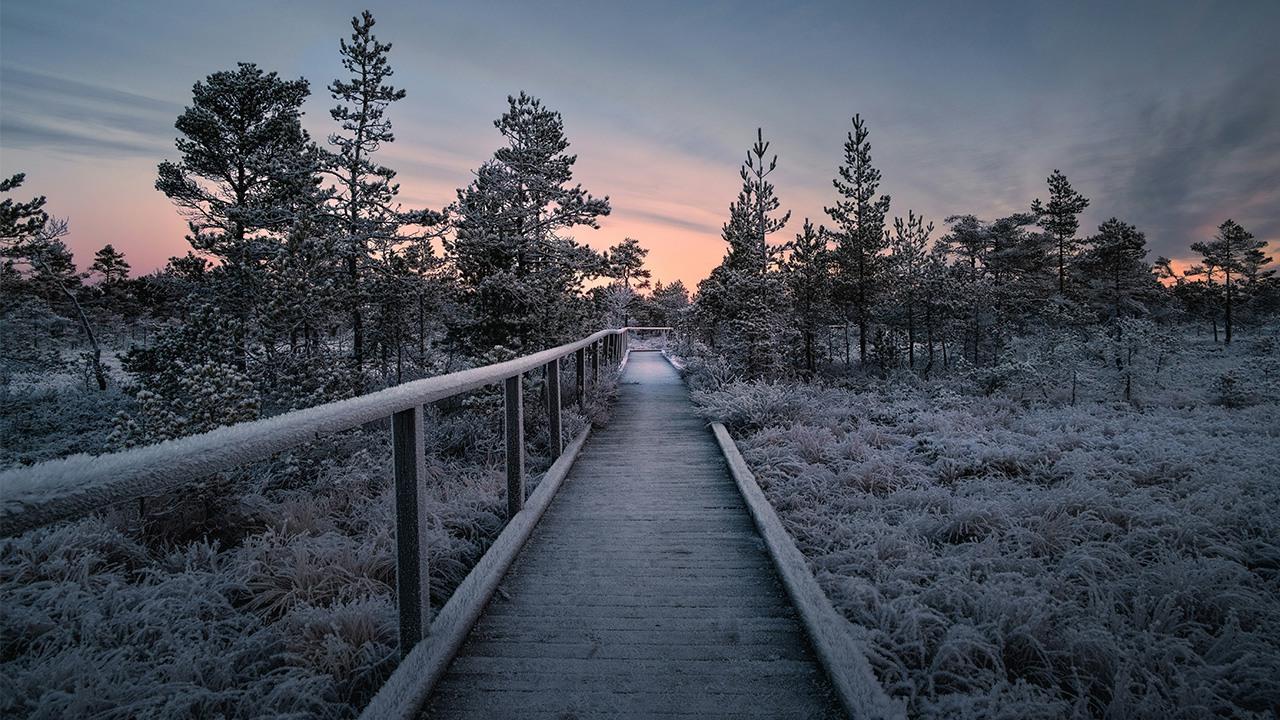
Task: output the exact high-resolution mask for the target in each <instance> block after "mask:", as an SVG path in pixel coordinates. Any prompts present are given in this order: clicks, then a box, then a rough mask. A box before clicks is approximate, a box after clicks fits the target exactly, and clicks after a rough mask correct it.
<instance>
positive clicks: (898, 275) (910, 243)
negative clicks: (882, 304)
mask: <svg viewBox="0 0 1280 720" xmlns="http://www.w3.org/2000/svg"><path fill="white" fill-rule="evenodd" d="M886 234H887V231H886ZM932 234H933V223H929V224H927V225H926V224H925V222H924V218H922V217H920V216H918V215H916V214H915V212H914V211H910V210H908V211H907V218H906V219H905V220H904V219H902V218H900V217H898V218H894V219H893V235H892V236H890V237H889V241H888V245H889V258H890V259H889V270H890V274H891V276H892V277H893V281H894V282H893V291H894V292H895V294H896V295H897V296H898V297H899V298H900V299H901V310H902V314H903V315H904V316H905V321H906V322H905V324H906V330H907V366H908V367H910V368H911V369H913V370H914V369H915V366H916V317H917V313H918V304H919V299H920V294H921V293H922V292H923V289H924V282H925V279H924V274H925V263H926V262H927V261H928V257H929V236H930V235H932Z"/></svg>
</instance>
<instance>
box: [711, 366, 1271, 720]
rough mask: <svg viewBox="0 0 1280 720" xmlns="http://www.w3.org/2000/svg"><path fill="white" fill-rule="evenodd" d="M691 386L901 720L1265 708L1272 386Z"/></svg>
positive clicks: (1224, 712) (1260, 713) (1250, 712)
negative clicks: (1247, 398) (1171, 403)
mask: <svg viewBox="0 0 1280 720" xmlns="http://www.w3.org/2000/svg"><path fill="white" fill-rule="evenodd" d="M1166 367H1168V366H1166ZM698 399H699V401H700V402H701V403H702V405H703V407H704V409H705V412H706V413H707V414H708V415H709V416H710V417H714V418H718V419H722V420H725V421H727V422H729V423H730V425H731V430H732V431H733V432H734V435H735V437H737V438H738V442H739V445H740V446H741V447H742V449H743V453H744V456H745V457H746V459H747V461H748V462H749V463H750V464H751V466H752V468H753V470H754V471H755V473H756V476H757V478H758V480H759V481H760V484H761V486H762V488H763V489H764V491H765V493H766V495H767V497H768V498H769V499H770V501H771V502H772V503H773V504H774V506H775V507H776V508H777V509H778V511H779V514H780V515H781V517H782V519H783V521H784V523H785V524H786V526H787V528H788V530H789V531H790V532H791V534H792V535H793V536H794V537H795V539H796V541H797V544H798V545H799V547H800V549H801V550H802V551H803V552H804V553H805V555H806V557H807V558H808V559H809V561H810V563H811V566H812V567H813V569H814V571H815V574H816V575H817V577H818V580H819V582H820V583H821V584H822V586H823V588H824V589H825V591H826V592H827V594H828V595H829V596H830V597H831V599H832V601H833V603H834V604H835V605H836V607H837V608H838V609H839V610H841V611H842V612H843V613H844V614H845V615H846V616H847V617H848V618H849V619H850V620H851V621H852V622H854V623H855V624H857V625H860V626H862V627H864V628H866V629H867V630H868V641H869V651H870V652H869V655H870V658H869V659H870V661H871V663H872V666H873V668H874V669H875V671H876V673H877V675H878V677H879V679H880V681H881V683H882V684H883V685H884V687H885V688H886V690H887V691H888V692H890V693H891V694H892V695H894V696H896V697H899V698H901V699H903V700H904V701H906V702H907V704H908V712H909V714H910V715H911V716H913V717H922V718H953V717H963V718H979V717H981V718H988V717H1007V718H1060V717H1116V718H1120V717H1123V718H1153V719H1154V718H1202V717H1258V718H1261V717H1273V716H1274V715H1273V714H1274V712H1275V710H1276V708H1277V707H1280V518H1278V517H1277V515H1276V513H1275V508H1276V507H1280V485H1278V484H1277V483H1276V482H1275V473H1274V462H1275V457H1274V456H1275V448H1276V447H1277V446H1280V422H1278V421H1277V420H1276V412H1275V411H1276V407H1275V405H1274V404H1270V405H1255V406H1250V407H1245V408H1227V407H1222V406H1215V405H1212V404H1209V403H1203V404H1200V405H1199V406H1198V407H1193V408H1174V407H1155V408H1151V407H1148V408H1146V409H1136V408H1133V407H1131V406H1128V405H1123V404H1121V405H1117V404H1105V405H1101V404H1094V403H1089V404H1081V405H1078V406H1076V407H1074V408H1073V407H1070V406H1054V405H1039V406H1025V405H1023V404H1022V403H1019V402H1014V401H1011V400H1010V399H1007V398H1004V397H1000V396H999V395H996V396H992V397H983V396H981V395H977V396H974V395H964V394H957V393H953V392H945V391H943V390H941V389H939V388H936V387H924V388H921V389H917V390H910V389H902V388H881V389H874V388H872V389H863V390H854V389H846V390H834V389H831V388H819V389H815V388H813V387H809V386H803V385H802V386H792V387H790V388H788V387H787V386H782V385H778V386H767V385H759V384H731V385H728V386H726V387H724V388H723V389H721V390H720V391H719V392H714V393H705V394H702V395H699V396H698ZM744 408H747V409H750V410H743V409H744Z"/></svg>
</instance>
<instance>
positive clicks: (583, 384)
mask: <svg viewBox="0 0 1280 720" xmlns="http://www.w3.org/2000/svg"><path fill="white" fill-rule="evenodd" d="M573 355H574V357H573V366H574V369H575V370H577V371H578V377H577V385H578V387H577V390H578V409H579V410H585V409H586V407H587V349H586V348H578V352H576V353H574V354H573Z"/></svg>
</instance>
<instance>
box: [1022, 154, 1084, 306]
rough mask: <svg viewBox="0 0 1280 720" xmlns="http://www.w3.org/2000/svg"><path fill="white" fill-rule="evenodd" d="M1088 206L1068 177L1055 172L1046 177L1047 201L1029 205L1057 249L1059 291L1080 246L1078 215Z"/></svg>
mask: <svg viewBox="0 0 1280 720" xmlns="http://www.w3.org/2000/svg"><path fill="white" fill-rule="evenodd" d="M1087 207H1089V199H1088V198H1086V197H1085V196H1083V195H1081V194H1080V193H1078V192H1076V191H1075V189H1074V188H1072V187H1071V183H1070V182H1068V181H1067V176H1066V175H1063V174H1062V173H1061V172H1060V171H1058V170H1054V171H1053V174H1052V175H1050V176H1049V202H1047V203H1046V202H1041V201H1040V199H1039V198H1037V199H1036V200H1034V201H1033V202H1032V203H1031V212H1032V213H1033V214H1034V215H1035V216H1036V219H1037V221H1038V222H1039V223H1040V227H1042V228H1044V230H1045V232H1047V233H1049V235H1050V236H1051V237H1053V239H1054V241H1055V242H1056V244H1057V250H1058V292H1059V293H1060V294H1063V295H1065V294H1066V292H1067V261H1068V260H1069V259H1071V257H1072V256H1073V255H1074V253H1075V250H1076V247H1077V245H1078V243H1079V241H1078V240H1076V231H1077V230H1079V229H1080V213H1082V212H1084V210H1085V208H1087Z"/></svg>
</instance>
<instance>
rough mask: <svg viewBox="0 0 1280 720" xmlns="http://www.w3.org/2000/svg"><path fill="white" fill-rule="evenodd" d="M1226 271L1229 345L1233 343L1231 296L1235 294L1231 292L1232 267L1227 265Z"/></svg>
mask: <svg viewBox="0 0 1280 720" xmlns="http://www.w3.org/2000/svg"><path fill="white" fill-rule="evenodd" d="M1226 273H1227V274H1226V284H1227V318H1226V321H1227V344H1228V345H1230V344H1231V299H1232V298H1231V296H1232V295H1233V294H1234V293H1232V292H1231V268H1230V267H1227V268H1226Z"/></svg>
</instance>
